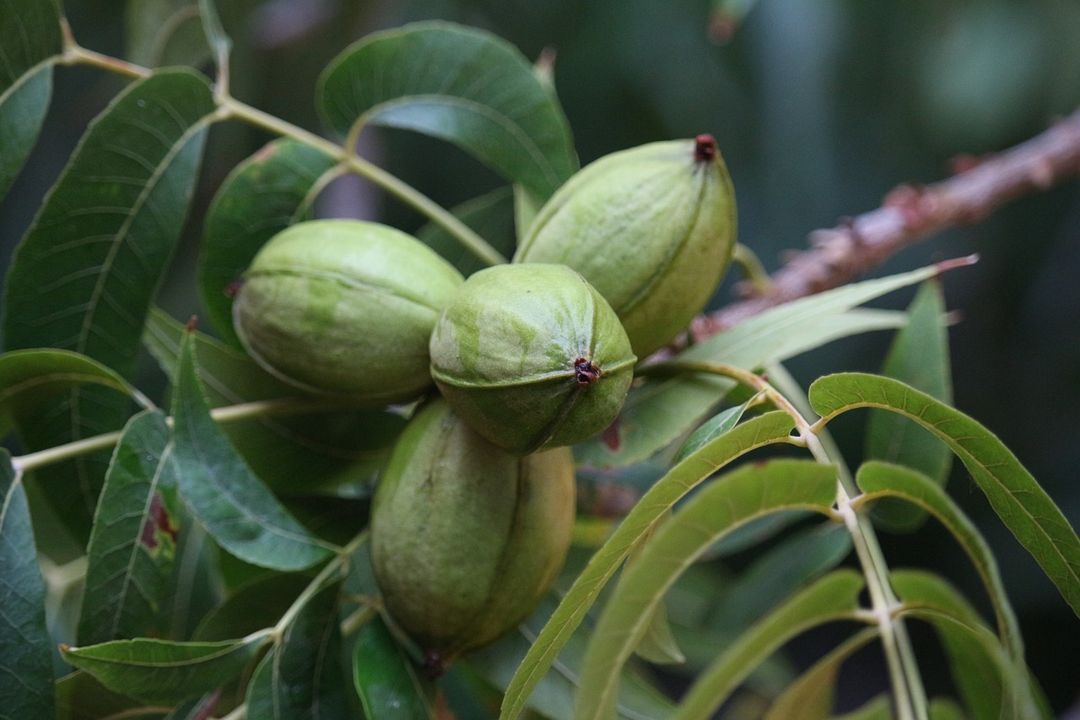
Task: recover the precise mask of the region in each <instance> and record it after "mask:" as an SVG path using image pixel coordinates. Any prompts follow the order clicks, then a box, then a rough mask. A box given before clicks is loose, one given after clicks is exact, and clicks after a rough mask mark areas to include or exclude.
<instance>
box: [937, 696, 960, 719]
mask: <svg viewBox="0 0 1080 720" xmlns="http://www.w3.org/2000/svg"><path fill="white" fill-rule="evenodd" d="M929 714H930V720H966V717H965V715H964V711H963V710H961V709H960V706H959V705H957V704H956V703H955V702H953V701H952V700H949V699H948V698H934V699H933V700H931V701H930V708H929Z"/></svg>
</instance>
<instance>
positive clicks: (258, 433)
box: [144, 308, 405, 496]
mask: <svg viewBox="0 0 1080 720" xmlns="http://www.w3.org/2000/svg"><path fill="white" fill-rule="evenodd" d="M187 332H188V331H186V330H185V329H184V325H182V324H181V323H179V322H177V321H176V320H174V319H173V318H171V317H170V316H169V315H168V314H167V313H165V312H164V311H162V310H160V309H159V308H154V309H152V310H151V312H150V317H149V319H148V321H147V326H146V334H145V337H144V342H145V344H146V346H147V348H148V349H149V350H150V353H151V354H152V355H153V356H154V358H155V359H156V360H157V361H158V364H159V365H160V366H161V368H162V370H163V371H164V372H165V374H166V375H168V376H169V377H175V376H176V369H177V367H178V365H179V360H180V345H181V341H182V340H183V338H184V336H185V334H186V333H187ZM192 335H193V336H194V338H195V347H196V354H197V355H198V358H199V363H198V373H199V381H200V382H201V383H202V386H203V389H204V391H205V393H206V399H207V401H208V402H209V404H210V406H211V407H220V406H224V405H237V404H240V403H244V402H249V401H253V400H274V399H279V398H283V397H293V396H295V394H296V389H295V388H292V387H290V386H288V385H286V384H285V383H283V382H281V381H280V380H278V379H277V378H275V377H273V376H272V375H270V374H269V373H267V372H266V371H265V370H263V369H262V368H261V367H259V366H258V364H256V363H255V361H253V360H252V359H251V358H250V357H248V356H247V355H245V354H244V353H242V352H240V351H238V350H236V349H234V348H232V347H229V346H228V345H226V344H224V343H223V342H221V341H218V340H215V339H214V338H212V337H209V336H208V335H204V334H203V333H201V332H197V331H196V332H193V333H192ZM404 427H405V418H403V417H402V416H400V415H398V414H396V413H393V412H389V411H386V410H381V409H380V410H342V409H322V410H319V411H316V410H312V414H304V415H298V416H296V417H288V418H282V417H258V418H253V419H251V420H245V421H241V422H231V423H228V424H227V425H225V426H222V429H223V430H224V431H225V434H226V435H228V437H229V441H230V442H231V443H232V444H233V446H234V447H236V449H237V450H238V451H239V452H240V454H241V455H243V456H244V459H245V460H246V461H247V463H248V465H249V466H250V467H251V469H252V470H253V471H254V472H255V474H256V475H257V476H258V477H259V479H260V480H262V481H264V482H265V483H267V484H268V485H269V486H270V487H271V488H272V489H273V490H274V491H275V492H277V493H282V494H295V495H333V496H338V495H348V496H367V495H369V494H370V490H371V488H372V487H373V485H374V479H375V475H376V473H377V472H378V470H379V469H380V468H381V467H382V465H383V463H384V462H385V460H386V459H387V458H388V457H389V453H390V449H391V448H392V447H393V445H394V442H395V441H396V439H397V436H398V434H399V433H400V432H401V430H402V429H403V428H404Z"/></svg>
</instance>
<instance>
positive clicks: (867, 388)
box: [810, 373, 1080, 614]
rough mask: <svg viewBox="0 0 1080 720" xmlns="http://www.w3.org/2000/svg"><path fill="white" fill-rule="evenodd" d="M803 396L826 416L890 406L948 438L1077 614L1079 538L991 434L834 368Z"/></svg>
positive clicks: (924, 399)
mask: <svg viewBox="0 0 1080 720" xmlns="http://www.w3.org/2000/svg"><path fill="white" fill-rule="evenodd" d="M810 402H811V403H812V404H813V406H814V409H815V410H816V411H817V412H818V413H819V414H820V415H821V416H822V417H823V418H824V420H825V421H826V422H827V421H828V420H830V419H832V418H833V417H836V416H837V415H840V414H841V413H844V412H847V411H849V410H853V409H855V408H862V407H871V408H881V409H885V410H891V411H893V412H895V413H898V414H900V415H903V416H905V417H907V418H908V419H910V420H912V421H914V422H916V423H918V424H919V425H921V426H923V427H924V428H926V429H927V430H929V431H930V432H932V433H934V435H936V436H937V437H938V438H940V439H941V440H942V441H943V442H944V443H945V444H946V445H948V446H949V447H950V448H951V449H952V451H953V452H954V453H956V456H957V457H959V458H960V461H961V462H963V463H964V466H965V467H966V468H967V469H968V472H969V473H971V477H972V479H974V480H975V483H976V484H977V485H978V486H979V488H980V489H981V490H982V491H983V492H984V493H985V494H986V497H987V499H988V500H989V501H990V505H991V507H993V508H994V511H995V512H996V513H997V515H998V517H999V518H1001V521H1002V522H1003V523H1005V526H1006V527H1008V528H1009V530H1011V531H1012V533H1013V535H1015V536H1016V539H1017V540H1019V541H1020V544H1021V545H1023V546H1024V547H1025V548H1026V549H1027V551H1028V552H1030V553H1031V555H1032V557H1034V558H1035V560H1036V562H1038V563H1039V565H1041V566H1042V568H1043V571H1044V572H1045V573H1046V575H1047V576H1048V577H1049V578H1050V580H1051V581H1053V583H1054V584H1055V585H1057V587H1058V590H1059V591H1060V592H1061V594H1062V596H1063V597H1064V598H1065V600H1066V602H1068V603H1069V605H1070V606H1071V607H1072V609H1073V612H1076V613H1077V614H1080V539H1078V538H1077V536H1076V532H1075V531H1074V530H1073V528H1072V527H1071V526H1070V525H1069V521H1068V520H1066V519H1065V516H1064V515H1063V514H1062V513H1061V510H1060V509H1058V506H1057V505H1056V504H1054V501H1053V500H1051V499H1050V497H1049V496H1048V495H1047V494H1046V491H1044V490H1043V489H1042V487H1040V486H1039V484H1038V483H1037V482H1036V481H1035V478H1033V477H1032V476H1031V473H1029V472H1028V471H1027V470H1026V469H1025V468H1024V466H1023V465H1021V464H1020V461H1019V460H1017V459H1016V456H1015V455H1013V454H1012V452H1010V451H1009V449H1008V448H1007V447H1005V445H1003V444H1002V442H1001V441H1000V440H998V439H997V437H996V436H995V435H994V434H993V433H991V432H990V431H989V430H987V429H986V428H985V427H983V426H982V425H980V424H979V423H978V422H976V421H975V420H972V419H971V418H970V417H968V416H967V415H964V414H963V413H962V412H960V411H959V410H954V409H953V408H951V407H949V406H948V405H945V404H944V403H941V402H939V401H937V400H935V399H934V398H932V397H930V396H929V395H927V394H925V393H922V392H919V391H918V390H915V389H914V388H911V387H909V386H907V385H905V384H903V383H901V382H899V381H897V380H891V379H889V378H883V377H878V376H874V375H865V374H863V373H839V374H836V375H827V376H825V377H823V378H820V379H818V380H817V381H816V382H814V384H813V385H811V386H810Z"/></svg>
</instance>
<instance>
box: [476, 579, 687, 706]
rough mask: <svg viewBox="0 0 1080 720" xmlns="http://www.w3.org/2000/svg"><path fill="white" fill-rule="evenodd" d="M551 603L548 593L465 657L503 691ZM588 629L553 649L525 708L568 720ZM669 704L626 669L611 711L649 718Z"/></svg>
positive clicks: (552, 603) (553, 603)
mask: <svg viewBox="0 0 1080 720" xmlns="http://www.w3.org/2000/svg"><path fill="white" fill-rule="evenodd" d="M555 606H556V603H555V602H554V601H553V600H552V599H550V598H548V599H545V600H544V601H542V602H541V604H540V607H539V608H537V610H536V611H535V612H534V613H533V614H532V615H530V616H529V617H528V618H527V619H526V620H525V621H524V622H522V623H521V624H520V625H518V627H517V629H516V631H515V632H512V633H510V634H508V635H507V636H505V637H503V638H502V639H501V640H499V641H498V642H496V643H495V644H494V645H489V646H488V647H486V648H483V649H481V650H479V651H476V652H474V653H471V654H470V655H469V656H468V657H467V660H466V662H467V663H468V665H469V667H471V668H474V669H476V670H477V671H478V672H479V673H480V674H481V675H482V676H483V677H484V678H485V679H486V680H487V681H488V682H490V683H491V684H492V685H493V686H494V687H495V688H497V689H499V690H500V691H501V690H504V689H505V688H506V687H507V684H508V683H509V682H510V679H511V678H512V677H513V675H514V670H515V668H517V666H518V665H520V664H521V660H522V658H524V657H525V655H526V654H527V653H528V652H529V647H530V646H531V645H532V644H533V642H535V640H536V637H537V635H538V634H539V633H540V630H541V628H543V627H544V624H545V623H546V622H547V620H548V618H550V617H551V613H552V611H553V610H554V609H555ZM588 638H589V633H588V631H587V630H586V628H584V627H581V628H578V630H577V631H576V632H575V633H574V634H573V635H572V636H571V638H570V640H569V641H568V642H567V643H566V646H565V647H564V648H563V649H562V652H560V653H559V660H558V662H556V663H555V665H554V666H553V667H552V672H550V673H548V674H547V675H545V676H544V678H543V679H542V680H540V682H539V684H538V685H537V686H536V691H535V692H533V693H532V695H531V696H530V697H529V701H528V707H529V708H530V709H531V710H533V711H534V712H536V713H539V714H540V715H542V716H543V717H546V718H552V720H573V718H574V693H576V692H577V689H578V686H579V685H580V683H581V671H582V667H583V662H584V660H585V647H586V645H587V643H588ZM671 710H672V706H671V703H670V702H669V701H668V700H667V698H665V697H664V696H663V695H662V694H661V693H660V692H659V691H658V690H656V689H654V688H652V687H651V686H650V685H649V684H648V683H647V682H645V681H644V680H643V679H642V678H641V677H639V676H638V674H637V673H634V672H632V671H631V670H630V669H629V668H626V669H624V670H623V673H622V683H621V684H620V686H619V698H618V703H617V704H616V707H615V711H616V713H617V717H618V718H620V719H621V720H651V718H658V717H666V716H667V715H668V714H670V713H671Z"/></svg>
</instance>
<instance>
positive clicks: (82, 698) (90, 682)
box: [56, 670, 165, 720]
mask: <svg viewBox="0 0 1080 720" xmlns="http://www.w3.org/2000/svg"><path fill="white" fill-rule="evenodd" d="M164 716H165V709H164V708H161V707H157V706H147V705H146V704H145V703H140V702H138V701H137V700H132V699H131V698H129V697H126V696H124V695H121V694H120V693H116V692H113V691H112V690H109V689H108V688H106V687H105V686H104V685H102V684H101V683H99V682H98V681H97V680H95V679H94V676H93V675H89V674H87V673H85V672H83V671H82V670H76V671H75V672H73V673H71V674H70V675H65V676H64V677H62V678H60V679H59V680H57V681H56V720H101V718H116V717H119V718H124V720H127V719H128V718H130V719H131V720H141V719H142V718H161V717H164Z"/></svg>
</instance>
